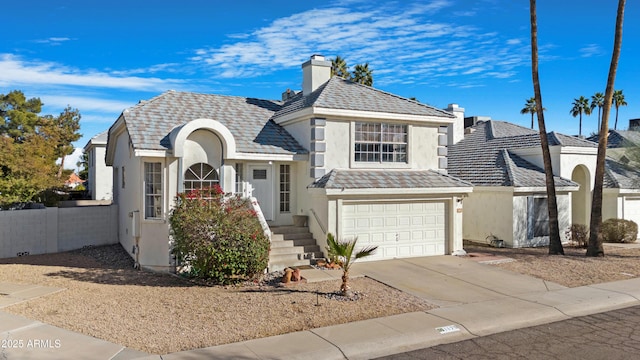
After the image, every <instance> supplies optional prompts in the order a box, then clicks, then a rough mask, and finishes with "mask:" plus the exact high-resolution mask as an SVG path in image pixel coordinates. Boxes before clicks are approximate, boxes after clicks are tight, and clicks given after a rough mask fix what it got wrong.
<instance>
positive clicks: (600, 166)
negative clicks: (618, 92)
mask: <svg viewBox="0 0 640 360" xmlns="http://www.w3.org/2000/svg"><path fill="white" fill-rule="evenodd" d="M624 5H625V0H618V14H617V16H616V34H615V38H614V41H613V54H612V55H611V66H610V67H609V77H608V79H607V89H606V91H605V93H604V109H603V111H602V129H603V130H604V131H601V132H600V135H599V136H598V157H597V159H596V178H595V182H594V186H593V200H592V201H591V223H590V224H589V227H590V233H589V246H588V247H587V256H604V248H603V247H602V237H601V236H600V227H601V225H602V188H603V185H604V166H605V157H606V156H607V140H608V136H607V135H608V133H609V132H608V131H607V130H608V129H609V113H610V112H611V101H612V99H613V87H614V83H615V80H616V71H617V69H618V59H620V49H621V48H622V23H623V20H624ZM617 119H618V112H617V109H616V122H617Z"/></svg>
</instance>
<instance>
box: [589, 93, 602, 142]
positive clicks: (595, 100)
mask: <svg viewBox="0 0 640 360" xmlns="http://www.w3.org/2000/svg"><path fill="white" fill-rule="evenodd" d="M603 105H604V94H603V93H601V92H597V93H595V94H593V96H591V111H592V112H593V109H595V108H598V130H597V131H596V133H597V134H599V133H600V120H601V119H602V117H601V115H600V114H601V110H602V106H603Z"/></svg>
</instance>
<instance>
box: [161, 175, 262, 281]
mask: <svg viewBox="0 0 640 360" xmlns="http://www.w3.org/2000/svg"><path fill="white" fill-rule="evenodd" d="M169 222H170V224H171V236H172V239H173V249H172V251H173V254H174V255H175V256H176V261H177V262H178V264H179V265H180V266H181V267H182V269H184V271H185V272H186V273H187V274H188V275H190V276H194V277H199V278H205V279H211V280H213V281H215V282H217V283H221V284H225V283H231V282H234V281H237V280H242V279H248V278H252V277H256V276H257V275H259V274H260V273H262V272H263V271H264V269H266V267H267V264H268V261H269V239H268V238H267V237H266V236H265V234H264V232H263V230H262V227H261V226H260V223H259V221H258V218H257V216H256V213H255V211H254V210H253V209H252V208H251V207H250V205H249V201H248V200H246V199H242V198H240V197H237V196H225V195H224V194H223V192H222V190H221V189H220V187H219V186H215V187H213V188H207V189H201V190H194V191H191V192H189V193H186V194H185V193H182V194H178V195H177V197H176V206H175V208H174V209H173V210H172V211H171V214H170V216H169Z"/></svg>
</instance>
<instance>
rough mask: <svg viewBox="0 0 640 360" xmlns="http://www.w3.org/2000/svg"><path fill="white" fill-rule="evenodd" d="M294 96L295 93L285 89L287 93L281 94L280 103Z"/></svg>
mask: <svg viewBox="0 0 640 360" xmlns="http://www.w3.org/2000/svg"><path fill="white" fill-rule="evenodd" d="M295 95H296V92H295V91H292V90H291V89H287V91H285V92H283V93H282V101H287V100H289V99H291V98H292V97H294V96H295Z"/></svg>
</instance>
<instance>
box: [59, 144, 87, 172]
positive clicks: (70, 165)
mask: <svg viewBox="0 0 640 360" xmlns="http://www.w3.org/2000/svg"><path fill="white" fill-rule="evenodd" d="M82 153H83V150H82V148H75V149H73V153H72V154H71V155H67V156H65V157H64V168H65V169H69V170H77V169H78V167H77V166H76V163H78V161H80V157H82ZM60 161H61V159H58V160H57V161H56V164H58V165H60Z"/></svg>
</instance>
